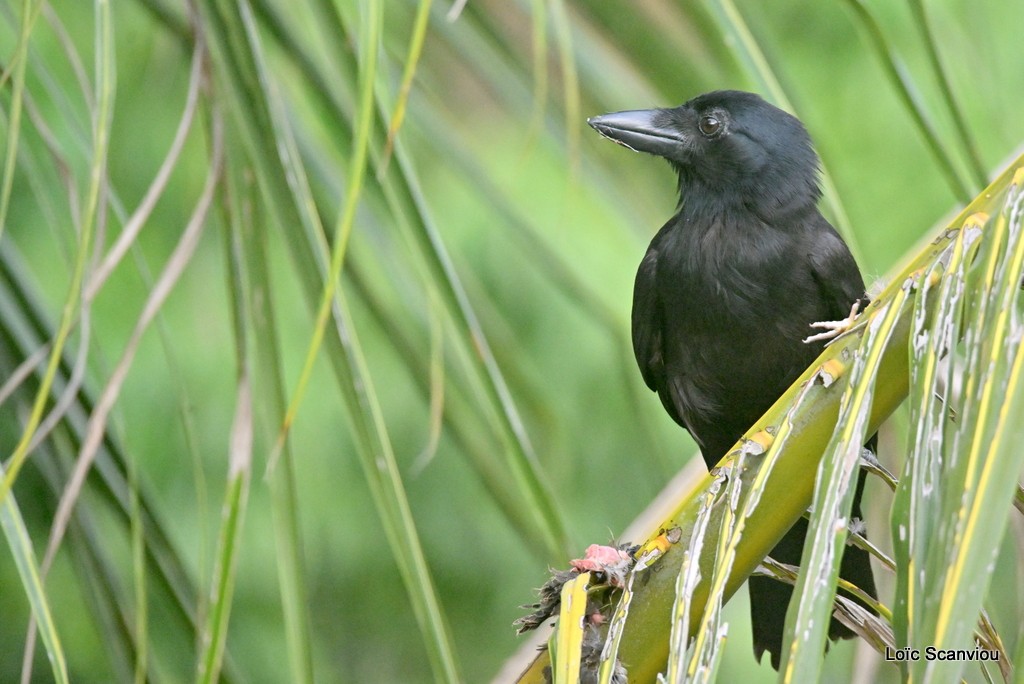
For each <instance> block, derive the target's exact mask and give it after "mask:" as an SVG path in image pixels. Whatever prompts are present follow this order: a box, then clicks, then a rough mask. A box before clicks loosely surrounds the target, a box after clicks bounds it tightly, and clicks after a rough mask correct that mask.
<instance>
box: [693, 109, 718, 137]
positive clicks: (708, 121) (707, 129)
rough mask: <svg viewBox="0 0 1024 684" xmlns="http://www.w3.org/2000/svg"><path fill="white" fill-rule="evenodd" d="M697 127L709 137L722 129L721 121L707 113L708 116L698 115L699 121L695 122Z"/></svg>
mask: <svg viewBox="0 0 1024 684" xmlns="http://www.w3.org/2000/svg"><path fill="white" fill-rule="evenodd" d="M697 128H699V129H700V132H701V133H703V134H704V135H706V136H707V137H709V138H710V137H712V136H714V135H716V134H717V133H718V132H719V131H720V130H722V121H721V120H720V119H719V118H718V117H717V116H712V115H710V114H709V115H708V116H702V117H700V121H698V122H697Z"/></svg>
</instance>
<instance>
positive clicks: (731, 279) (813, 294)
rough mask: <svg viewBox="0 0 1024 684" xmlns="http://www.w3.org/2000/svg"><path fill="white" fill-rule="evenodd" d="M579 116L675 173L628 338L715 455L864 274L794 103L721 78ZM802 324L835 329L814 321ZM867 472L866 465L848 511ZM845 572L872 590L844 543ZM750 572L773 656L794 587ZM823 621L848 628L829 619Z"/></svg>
mask: <svg viewBox="0 0 1024 684" xmlns="http://www.w3.org/2000/svg"><path fill="white" fill-rule="evenodd" d="M588 123H589V124H590V125H591V126H592V127H593V128H594V129H595V130H597V132H599V133H600V134H601V135H603V136H605V137H607V138H610V139H611V140H613V141H615V142H617V143H620V144H622V145H625V146H626V147H629V148H631V149H633V150H636V151H638V152H647V153H649V154H654V155H657V156H659V157H664V158H665V159H667V160H668V162H669V164H670V165H671V166H672V168H673V169H675V171H676V173H677V174H678V176H679V208H678V211H677V212H676V213H675V215H674V216H673V217H672V218H671V219H669V221H668V223H666V224H665V225H664V226H663V227H662V228H661V230H659V231H658V234H657V235H655V236H654V239H653V240H652V241H651V245H650V247H649V248H648V250H647V254H646V255H645V256H644V258H643V261H641V262H640V269H639V271H638V272H637V275H636V284H635V287H634V290H633V317H632V318H633V350H634V352H635V354H636V360H637V363H638V364H639V366H640V372H641V373H642V374H643V378H644V382H646V383H647V386H648V387H650V388H651V389H652V390H653V391H655V392H657V393H658V396H659V397H660V398H661V402H662V404H664V406H665V410H666V411H668V414H669V415H670V416H672V419H673V420H675V421H676V422H677V423H678V424H679V425H681V426H683V427H684V428H686V429H687V430H688V431H689V432H690V434H691V435H692V436H693V438H694V440H696V442H697V444H698V445H699V446H700V450H701V454H702V455H703V457H704V460H705V461H706V462H707V464H708V467H712V466H714V465H715V464H716V463H717V462H718V461H719V460H720V459H721V458H722V457H723V456H725V454H726V453H727V452H728V450H729V449H730V448H731V447H732V446H733V445H734V444H735V443H736V442H737V440H739V438H740V437H741V436H742V435H743V433H744V432H745V431H746V430H747V429H748V428H749V427H750V426H751V425H752V424H753V423H754V422H755V421H756V420H757V419H758V418H760V417H761V415H762V414H764V412H765V411H766V410H767V409H768V408H769V407H770V406H771V405H772V404H773V403H774V402H775V400H776V399H778V398H779V396H780V395H781V394H782V393H783V392H784V391H785V390H786V389H787V388H788V387H789V386H790V385H791V384H792V383H793V381H794V380H795V379H796V378H797V376H799V375H800V374H801V373H802V372H803V371H804V370H805V369H806V368H807V367H808V366H809V365H810V364H811V362H813V361H814V359H815V358H816V357H817V356H818V354H819V353H821V351H822V349H823V347H824V344H825V339H827V338H828V337H830V336H832V335H834V334H836V333H837V331H838V330H839V329H841V327H842V323H844V322H845V321H844V320H843V319H844V317H845V318H846V321H848V320H852V318H853V316H854V315H855V314H856V308H855V307H856V306H857V305H858V304H860V303H864V302H866V301H867V298H866V296H865V292H864V281H863V280H862V279H861V276H860V272H859V271H858V269H857V264H856V262H855V261H854V259H853V256H852V255H851V254H850V250H849V249H848V248H847V246H846V243H844V242H843V240H842V238H840V237H839V234H838V233H836V231H835V230H834V229H833V228H832V226H831V225H829V222H828V221H827V220H825V218H824V217H823V216H822V215H821V213H820V212H819V211H818V207H817V204H818V199H819V198H820V196H821V190H820V189H819V186H818V157H817V155H816V154H815V152H814V149H813V148H812V146H811V140H810V137H809V136H808V134H807V131H806V130H805V129H804V127H803V125H802V124H801V123H800V121H799V120H797V119H796V117H794V116H792V115H790V114H787V113H786V112H784V111H782V110H781V109H778V108H776V107H774V106H772V105H770V104H768V103H767V102H765V101H764V100H763V99H761V98H760V97H758V96H757V95H754V94H752V93H745V92H739V91H732V90H722V91H716V92H711V93H707V94H705V95H701V96H699V97H696V98H694V99H692V100H690V101H689V102H687V103H686V104H684V105H682V106H679V107H676V108H674V109H650V110H643V111H626V112H617V113H614V114H605V115H603V116H596V117H593V118H591V119H589V120H588ZM848 314H849V315H848ZM812 325H816V327H819V328H821V327H824V328H826V329H831V332H826V333H824V334H818V335H813V334H812V332H813V330H812V328H811V326H812ZM873 441H874V440H873V438H872V442H869V448H871V444H872V443H873ZM863 484H864V476H863V473H862V474H861V476H860V477H859V478H858V484H857V492H856V498H855V499H854V503H853V516H854V517H856V518H860V517H861V511H860V497H861V491H862V489H863ZM806 534H807V521H806V520H803V519H801V520H799V521H798V522H797V523H796V524H795V525H794V526H793V527H792V528H791V529H790V530H789V532H787V533H786V535H785V536H784V537H783V538H782V540H781V541H780V542H779V543H778V545H777V546H776V547H775V548H774V549H773V550H772V552H771V556H772V557H773V558H775V559H776V560H778V561H781V562H783V563H790V564H794V565H795V564H799V562H800V555H801V552H802V550H803V543H804V538H805V537H806ZM841 575H842V577H843V578H844V579H847V580H849V581H851V582H853V583H854V584H855V585H857V586H858V587H860V588H861V589H863V590H865V591H866V592H868V593H869V594H871V595H873V596H874V595H875V585H874V578H873V576H872V574H871V565H870V563H869V560H868V554H867V553H866V552H865V551H863V550H861V549H858V548H853V547H847V548H846V550H845V553H844V557H843V561H842V566H841ZM749 586H750V604H751V611H750V612H751V619H752V622H753V633H754V653H755V655H756V657H757V658H758V660H760V658H761V655H762V654H763V653H764V651H766V650H767V651H769V652H770V653H771V662H772V666H773V667H774V668H775V669H778V668H779V660H780V657H781V653H782V633H783V628H784V625H785V619H786V609H787V607H788V605H789V600H790V597H791V596H792V589H791V588H790V587H789V586H787V585H785V584H783V583H781V582H778V581H775V580H773V579H770V578H765V577H751V578H750V581H749ZM829 636H830V637H831V638H832V639H838V638H847V637H852V636H854V635H853V633H852V632H851V631H850V630H849V629H848V628H846V627H845V626H843V625H842V624H840V623H839V622H838V621H836V620H835V619H833V620H832V624H831V626H830V629H829Z"/></svg>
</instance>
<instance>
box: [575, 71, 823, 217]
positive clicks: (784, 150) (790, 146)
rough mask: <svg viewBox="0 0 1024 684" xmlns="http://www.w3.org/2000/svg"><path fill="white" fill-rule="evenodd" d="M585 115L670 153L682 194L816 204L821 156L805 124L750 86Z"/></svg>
mask: <svg viewBox="0 0 1024 684" xmlns="http://www.w3.org/2000/svg"><path fill="white" fill-rule="evenodd" d="M587 123H589V124H590V125H591V126H592V127H593V128H594V130H596V131H597V132H598V133H600V134H601V135H603V136H605V137H606V138H609V139H611V140H613V141H615V142H617V143H619V144H621V145H625V146H626V147H629V148H630V149H633V150H636V151H637V152H647V153H648V154H654V155H657V156H659V157H664V158H665V159H667V160H668V161H669V163H671V164H672V166H673V167H674V168H675V170H676V171H677V172H678V174H679V187H680V192H681V194H682V199H683V201H684V202H685V201H687V198H688V196H692V194H694V193H698V194H700V195H705V196H706V195H712V196H714V199H716V200H717V202H719V203H730V202H742V203H744V204H746V205H747V206H748V207H749V208H751V209H753V210H755V211H757V212H758V213H767V214H771V213H775V212H779V211H784V212H785V211H790V210H793V209H798V208H801V207H803V206H805V205H808V204H810V205H813V204H815V203H816V202H817V200H818V197H819V196H820V194H821V193H820V190H819V189H818V156H817V155H816V154H815V153H814V150H813V148H812V147H811V139H810V137H809V136H808V135H807V131H806V129H804V127H803V124H801V123H800V121H799V120H798V119H797V118H796V117H795V116H793V115H791V114H788V113H786V112H784V111H782V110H781V109H779V108H778V107H774V106H772V105H770V104H768V103H767V102H765V101H764V100H763V99H761V98H760V97H759V96H757V95H755V94H753V93H745V92H741V91H737V90H716V91H714V92H711V93H705V94H704V95H700V96H698V97H695V98H693V99H692V100H690V101H689V102H687V103H685V104H683V105H680V106H679V107H675V108H672V109H645V110H634V111H626V112H615V113H613V114H604V115H602V116H595V117H592V118H590V119H587ZM707 199H711V198H710V197H708V198H707Z"/></svg>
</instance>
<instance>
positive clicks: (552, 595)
mask: <svg viewBox="0 0 1024 684" xmlns="http://www.w3.org/2000/svg"><path fill="white" fill-rule="evenodd" d="M638 548H640V547H639V546H637V545H635V544H620V545H619V546H603V545H601V544H591V545H590V546H589V547H587V551H586V553H585V554H584V555H583V558H577V559H575V560H572V561H570V562H569V564H570V565H571V566H572V568H571V569H570V570H554V569H552V570H551V577H550V578H548V581H547V582H545V583H544V585H543V586H542V587H541V588H540V589H539V590H538V594H539V595H540V599H539V600H538V601H537V602H536V603H528V604H526V605H524V606H520V607H521V608H525V609H528V610H532V611H533V612H532V613H530V614H529V615H524V616H523V617H521V618H519V619H518V620H516V621H515V622H513V623H512V625H513V626H514V627H516V628H517V629H516V632H517V633H518V634H522V633H523V632H528V631H530V630H531V629H537V628H538V627H540V626H541V625H542V624H544V622H545V621H547V619H548V618H550V617H551V616H553V615H556V614H557V613H558V608H559V605H560V603H561V597H562V585H564V584H565V583H566V582H568V581H569V580H571V579H573V578H575V577H576V576H577V575H579V574H580V573H583V572H589V573H591V574H592V575H593V578H594V583H593V585H592V586H597V587H600V586H602V585H603V586H606V587H614V588H621V587H622V586H624V585H625V583H626V574H627V573H628V572H629V571H630V569H631V568H632V567H633V563H634V562H635V560H634V558H633V554H634V553H636V550H637V549H638ZM587 614H588V615H590V616H591V621H592V622H594V623H595V624H601V623H602V621H603V620H604V616H603V615H602V614H601V613H600V611H597V616H595V614H594V611H591V610H590V607H589V605H588V608H587ZM598 616H599V617H598Z"/></svg>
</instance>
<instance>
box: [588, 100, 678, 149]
mask: <svg viewBox="0 0 1024 684" xmlns="http://www.w3.org/2000/svg"><path fill="white" fill-rule="evenodd" d="M665 118H666V117H665V116H664V110H661V109H640V110H633V111H628V112H613V113H611V114H602V115H601V116H592V117H590V118H589V119H587V123H588V124H590V126H591V128H593V129H594V130H595V131H597V132H598V133H600V134H601V135H603V136H604V137H606V138H608V139H609V140H611V141H613V142H617V143H619V144H620V145H625V146H626V147H628V148H629V149H631V150H635V151H636V152H647V153H648V154H656V155H658V156H659V157H670V156H673V152H675V153H676V154H678V150H679V145H680V143H683V142H685V140H684V137H683V134H682V133H680V132H679V131H678V130H676V129H674V128H671V127H670V126H669V125H668V124H667V122H665V123H662V121H664V120H665Z"/></svg>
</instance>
